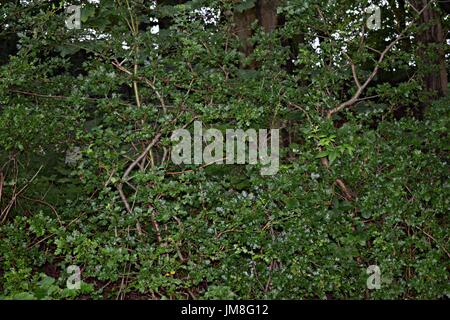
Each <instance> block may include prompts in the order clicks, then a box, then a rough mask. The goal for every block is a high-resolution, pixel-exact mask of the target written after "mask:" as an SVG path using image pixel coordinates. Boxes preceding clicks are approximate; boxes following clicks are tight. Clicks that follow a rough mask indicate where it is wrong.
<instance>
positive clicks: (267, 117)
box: [0, 0, 450, 299]
mask: <svg viewBox="0 0 450 320" xmlns="http://www.w3.org/2000/svg"><path fill="white" fill-rule="evenodd" d="M135 2H136V1H130V3H131V4H132V5H131V7H130V8H128V7H127V6H126V2H125V1H103V0H102V1H101V5H87V6H84V7H83V14H82V23H83V25H84V27H83V29H81V30H66V29H64V19H63V17H62V15H61V14H59V11H58V9H59V8H56V7H55V6H53V7H51V6H50V5H49V4H48V3H41V2H39V3H38V2H37V1H36V2H35V1H33V3H32V5H30V6H26V8H22V7H21V5H20V4H15V3H12V2H11V3H8V5H4V6H2V7H0V24H1V25H2V26H4V27H5V30H10V29H9V28H14V30H15V32H19V33H20V35H19V37H18V40H17V45H18V51H17V53H15V54H13V55H11V56H10V57H8V62H7V63H4V64H2V65H0V79H1V82H0V173H1V175H0V183H1V186H2V187H3V189H0V190H1V191H0V195H1V197H0V209H1V210H2V211H1V213H2V215H0V298H1V299H79V298H92V299H101V298H106V299H112V298H117V297H121V298H132V297H136V296H139V297H143V298H161V299H173V298H178V299H186V298H196V299H325V298H339V299H399V298H402V299H443V298H446V297H447V298H448V297H449V296H450V285H449V284H450V281H449V280H450V279H449V271H450V270H449V264H448V261H449V259H450V256H449V253H448V252H449V251H450V245H449V244H450V239H449V236H448V230H449V227H450V226H449V224H450V220H449V216H448V211H449V199H450V197H449V196H450V192H449V191H450V190H449V187H450V185H449V182H448V181H449V179H448V178H449V176H448V161H449V159H448V155H449V151H450V150H449V144H448V133H447V131H448V127H449V121H450V116H449V110H448V106H449V104H450V101H449V99H448V98H444V99H442V100H440V101H438V102H436V103H434V104H433V105H430V106H428V108H427V113H426V114H425V116H424V119H422V120H419V119H416V118H413V117H410V116H404V117H402V118H401V119H400V120H395V118H394V117H393V114H394V113H395V112H396V111H397V109H399V108H400V107H405V106H406V107H408V106H417V105H421V104H422V105H423V104H424V103H425V101H428V100H426V99H425V98H424V95H423V94H422V91H423V90H422V89H423V88H422V87H421V84H420V83H419V81H418V80H416V79H414V78H412V79H410V80H409V81H405V82H401V83H400V84H398V83H397V84H396V83H390V82H383V81H381V80H380V81H379V82H377V83H375V84H373V85H371V86H370V87H369V88H368V89H367V97H369V96H376V97H377V99H376V100H373V101H372V100H371V99H366V100H363V101H359V102H358V103H356V104H355V105H354V108H353V109H352V110H344V111H343V112H342V113H340V114H339V115H336V116H335V117H334V118H333V119H325V117H324V114H326V112H327V111H328V110H330V109H331V108H334V107H336V106H337V105H338V104H339V103H340V102H342V101H345V100H347V99H348V98H349V97H350V96H352V95H353V94H354V93H355V88H353V87H352V86H351V85H349V83H351V81H353V79H352V72H351V68H350V67H349V63H348V61H347V59H346V58H345V57H344V56H343V55H342V52H341V51H342V50H341V49H342V48H343V47H345V48H347V50H348V54H349V55H350V56H351V57H352V58H353V59H354V62H355V63H357V64H358V66H360V68H359V69H358V75H359V77H360V78H361V79H362V78H363V77H365V76H367V75H368V74H369V72H370V71H371V70H372V68H373V66H374V59H375V57H376V52H374V51H373V50H369V49H367V48H366V47H364V48H361V47H359V38H358V37H357V36H355V33H356V31H358V30H360V27H361V26H362V25H363V23H364V19H363V18H364V14H363V13H362V12H363V11H362V9H363V8H365V5H366V4H368V1H361V2H358V3H354V2H352V1H316V0H314V1H303V0H302V1H299V0H298V1H297V0H292V1H284V2H283V5H281V6H280V7H279V8H278V13H279V14H283V16H284V19H285V20H286V21H285V23H284V25H282V26H279V28H277V30H275V31H274V32H272V33H265V32H263V31H262V30H261V28H260V27H259V26H257V25H256V24H254V25H253V30H252V32H253V35H252V37H251V39H250V42H251V43H252V45H254V50H253V51H252V53H250V54H249V55H248V56H244V54H243V53H242V50H241V43H240V42H239V39H237V37H236V36H235V34H234V33H233V30H232V25H233V23H232V21H231V20H230V19H229V18H227V16H221V18H220V19H218V20H217V21H214V23H206V22H205V21H203V20H202V19H198V18H195V17H196V15H195V14H198V12H197V13H196V11H193V10H195V9H198V8H201V7H202V6H203V5H208V6H209V7H210V8H213V9H216V10H219V9H220V10H221V12H225V11H226V10H230V11H231V12H232V11H233V10H235V11H238V12H244V11H245V10H248V9H249V8H253V7H254V6H255V4H256V1H242V2H239V3H237V2H230V1H207V2H206V4H205V1H189V2H187V3H184V4H178V5H170V4H167V5H162V6H158V7H157V8H155V9H152V8H149V7H146V6H143V5H142V4H140V3H139V2H136V3H135ZM318 8H319V9H322V11H323V12H325V13H326V14H327V17H328V19H330V21H322V19H319V18H318V16H317V12H318ZM350 9H352V10H350ZM343 12H346V13H347V14H346V15H342V13H343ZM390 15H391V14H390ZM410 16H411V14H409V15H407V17H406V18H408V19H410ZM156 18H157V19H160V20H161V21H164V22H165V23H166V24H165V28H161V30H160V31H159V33H152V32H151V31H150V30H151V23H150V25H148V23H149V21H150V22H151V21H154V20H151V19H156ZM133 19H134V20H133ZM394 20H395V19H394V18H392V19H388V20H387V21H388V22H387V23H388V24H389V25H388V26H386V27H385V28H384V29H383V30H381V31H379V32H375V33H369V34H368V36H367V39H366V40H367V42H368V44H370V46H372V47H373V48H375V51H376V50H379V49H380V47H382V46H383V45H384V44H385V40H384V39H385V38H386V37H388V36H392V35H394V34H396V31H395V28H394V27H395V26H394V25H393V24H394V22H393V21H394ZM131 21H133V22H131ZM167 21H169V22H170V23H167ZM138 22H140V23H141V25H140V28H139V29H137V28H134V27H133V26H134V23H138ZM145 23H147V25H146V24H145ZM6 25H8V27H6ZM92 30H95V31H96V33H95V34H94V33H93V31H92ZM355 30H356V31H355ZM8 32H9V31H8ZM358 32H359V31H358ZM299 33H300V34H302V36H303V37H304V39H303V41H300V42H299V43H297V44H296V46H293V45H292V46H288V45H287V44H286V43H287V42H288V41H291V40H292V39H293V38H294V37H295V36H298V34H299ZM335 33H336V34H338V35H336V34H335ZM386 33H387V34H386ZM333 34H335V35H334V36H331V35H333ZM99 35H103V36H99ZM318 36H320V37H321V39H322V40H321V43H320V49H321V50H320V52H317V49H316V48H314V47H313V46H312V45H311V43H313V42H314V41H315V39H316V38H317V37H318ZM1 37H3V34H2V33H0V39H1ZM414 57H415V50H414V48H408V50H397V51H395V52H393V53H392V55H391V56H389V59H388V61H385V62H383V65H381V66H380V67H381V69H383V70H387V71H392V70H393V69H395V70H405V69H406V68H409V67H410V66H409V64H408V63H409V62H410V60H411V59H413V58H414ZM288 60H292V61H293V62H292V64H293V65H294V66H293V67H292V68H293V70H288V68H287V67H286V64H287V61H288ZM252 64H254V65H257V68H256V67H255V68H250V67H249V65H252ZM411 68H412V67H411ZM377 80H379V79H377ZM136 92H137V93H136ZM136 95H137V96H138V98H139V99H136V98H137V97H136ZM405 115H408V112H405ZM194 120H201V121H202V122H203V124H204V127H214V128H217V129H220V130H224V129H227V128H242V129H248V128H255V129H260V128H282V129H283V130H281V132H282V141H281V142H282V150H281V162H280V170H279V172H278V173H277V174H276V175H274V176H270V177H263V176H261V175H260V174H259V169H260V168H259V167H258V166H250V165H223V166H222V165H210V166H203V167H200V166H194V165H181V166H176V165H174V164H173V163H171V162H170V161H168V159H167V155H168V154H169V155H170V148H171V146H172V143H171V142H170V139H169V137H170V134H171V133H172V132H173V131H174V130H176V129H179V128H182V127H186V128H187V129H189V130H191V129H192V125H191V124H192V122H193V121H194ZM158 133H160V134H161V139H160V140H159V141H158V142H157V143H156V144H155V146H154V147H153V148H152V150H151V152H150V153H149V154H148V155H147V156H146V157H145V158H144V160H141V162H140V163H139V165H137V166H135V167H134V169H133V170H131V172H130V173H129V175H126V172H127V168H130V164H131V163H133V161H134V159H136V158H137V157H138V156H139V155H140V154H141V153H142V151H143V150H144V149H145V147H146V146H147V145H148V144H149V143H150V141H152V139H153V138H154V137H155V136H157V134H158ZM325 157H327V159H328V160H329V164H330V166H329V167H326V166H323V165H322V164H321V161H320V159H319V158H325ZM3 178H4V181H3V180H2V179H3ZM337 179H340V180H342V181H345V183H346V185H347V187H348V188H349V189H350V190H352V192H353V193H354V194H353V198H352V199H351V200H349V199H348V197H347V195H345V194H344V192H343V191H342V188H340V187H339V185H338V184H337V183H336V181H337ZM19 190H22V191H21V192H18V191H19ZM121 191H122V194H121ZM123 196H125V197H126V198H127V200H128V204H129V205H130V210H127V208H126V206H125V204H124V201H123ZM9 203H11V204H12V205H11V206H9ZM8 206H9V207H10V209H8V210H6V208H8ZM70 265H77V266H79V267H80V268H81V270H82V274H81V278H82V283H81V288H80V289H79V290H76V289H68V288H67V287H66V281H67V279H68V277H69V276H70V275H68V274H67V272H66V270H67V267H68V266H70ZM369 265H378V266H379V267H380V269H381V276H382V283H381V289H380V290H369V289H367V286H366V280H367V277H368V275H367V273H366V269H367V267H368V266H369Z"/></svg>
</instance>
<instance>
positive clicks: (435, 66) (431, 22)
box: [414, 0, 448, 98]
mask: <svg viewBox="0 0 450 320" xmlns="http://www.w3.org/2000/svg"><path fill="white" fill-rule="evenodd" d="M429 1H430V0H415V1H414V7H415V8H416V9H417V10H422V9H423V8H424V7H425V6H427V5H428V2H429ZM420 24H421V26H424V28H423V29H421V30H420V31H419V32H418V34H417V40H418V42H419V46H420V47H419V51H418V55H419V58H420V60H421V61H420V63H419V64H418V65H419V66H420V65H423V66H426V67H427V68H428V70H424V73H423V77H422V81H423V85H424V87H425V88H426V90H427V91H428V92H430V93H432V97H433V98H439V97H442V96H446V95H447V94H448V78H447V68H446V62H445V52H444V49H443V47H444V45H445V43H446V33H447V32H446V31H445V32H444V29H443V26H442V22H441V17H440V14H439V11H438V10H437V8H436V7H435V6H433V5H428V8H427V9H425V11H424V12H423V13H422V15H421V17H420Z"/></svg>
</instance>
